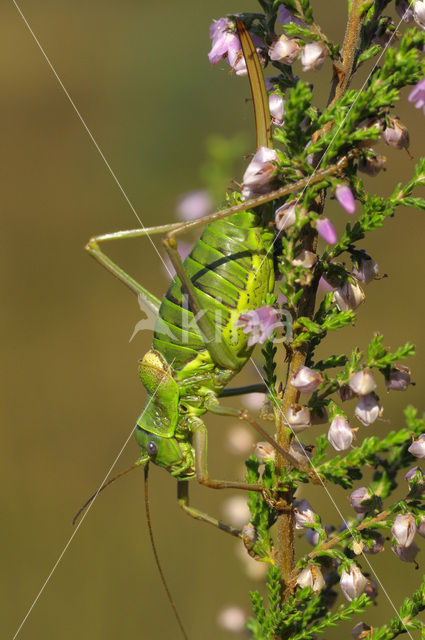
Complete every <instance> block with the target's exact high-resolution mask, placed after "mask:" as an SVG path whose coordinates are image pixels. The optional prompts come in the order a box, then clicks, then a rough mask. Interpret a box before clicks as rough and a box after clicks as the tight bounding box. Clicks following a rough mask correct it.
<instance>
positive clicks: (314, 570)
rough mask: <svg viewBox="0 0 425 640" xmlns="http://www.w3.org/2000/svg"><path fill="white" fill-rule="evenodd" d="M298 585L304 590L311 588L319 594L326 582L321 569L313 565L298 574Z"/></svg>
mask: <svg viewBox="0 0 425 640" xmlns="http://www.w3.org/2000/svg"><path fill="white" fill-rule="evenodd" d="M297 584H298V585H299V586H300V587H302V588H303V587H310V589H313V591H314V592H316V593H317V592H318V591H320V590H321V589H323V587H324V586H325V580H324V578H323V575H322V572H321V571H320V569H319V567H316V566H315V565H314V564H311V565H309V566H308V567H306V568H305V569H303V570H302V571H301V572H300V573H299V574H298V577H297Z"/></svg>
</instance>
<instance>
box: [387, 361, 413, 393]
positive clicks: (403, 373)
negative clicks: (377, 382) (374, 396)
mask: <svg viewBox="0 0 425 640" xmlns="http://www.w3.org/2000/svg"><path fill="white" fill-rule="evenodd" d="M409 384H411V379H410V369H409V368H408V367H405V366H404V365H402V364H397V365H396V366H395V367H394V369H391V371H390V373H389V377H388V379H386V380H385V386H386V387H387V391H406V389H407V387H408V386H409Z"/></svg>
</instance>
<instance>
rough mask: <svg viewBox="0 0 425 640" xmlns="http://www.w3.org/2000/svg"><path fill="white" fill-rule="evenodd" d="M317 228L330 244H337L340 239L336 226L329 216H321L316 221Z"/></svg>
mask: <svg viewBox="0 0 425 640" xmlns="http://www.w3.org/2000/svg"><path fill="white" fill-rule="evenodd" d="M316 229H317V231H318V233H319V235H321V236H322V238H323V240H324V241H325V242H327V243H328V244H335V243H336V241H337V240H338V237H337V235H336V231H335V229H334V226H333V224H332V222H331V221H330V220H328V219H327V218H319V219H318V220H317V221H316Z"/></svg>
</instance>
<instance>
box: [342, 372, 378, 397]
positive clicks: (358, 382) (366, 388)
mask: <svg viewBox="0 0 425 640" xmlns="http://www.w3.org/2000/svg"><path fill="white" fill-rule="evenodd" d="M348 385H349V387H350V388H351V390H352V391H354V393H356V394H357V395H359V396H365V395H367V394H368V393H371V391H373V390H374V389H376V382H375V380H374V379H373V376H372V374H371V373H370V372H369V370H368V369H362V371H358V372H357V373H355V374H354V375H353V376H351V378H350V382H349V383H348Z"/></svg>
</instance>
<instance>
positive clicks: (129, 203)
mask: <svg viewBox="0 0 425 640" xmlns="http://www.w3.org/2000/svg"><path fill="white" fill-rule="evenodd" d="M12 2H13V4H14V5H15V7H16V9H17V11H18V13H19V15H20V16H21V18H22V20H23V21H24V23H25V25H26V27H27V29H28V31H29V32H30V34H31V35H32V37H33V39H34V41H35V43H36V44H37V46H38V48H39V49H40V51H41V53H42V55H43V58H44V59H45V60H46V62H47V64H48V65H49V67H50V69H51V71H52V73H53V75H54V76H55V78H56V80H57V81H58V83H59V84H60V86H61V88H62V90H63V92H64V93H65V95H66V97H67V98H68V101H69V102H70V104H71V106H72V108H73V109H74V111H75V113H76V114H77V116H78V118H79V120H80V122H81V124H82V125H83V127H84V129H85V130H86V132H87V134H88V136H89V138H90V140H91V141H92V143H93V144H94V146H95V147H96V150H97V152H98V153H99V155H100V157H101V158H102V160H103V162H104V163H105V165H106V167H107V169H108V171H109V173H110V174H111V176H112V178H113V179H114V182H115V184H116V185H117V187H118V189H119V190H120V191H121V193H122V195H123V196H124V199H125V200H126V202H127V204H128V205H129V207H130V209H131V210H132V212H133V213H134V215H135V216H136V218H137V221H138V222H139V224H140V227H141V228H142V229H145V226H144V224H143V222H142V220H141V218H140V216H139V214H138V213H137V211H136V209H135V208H134V205H133V203H132V202H131V200H130V198H129V197H128V195H127V193H126V192H125V190H124V188H123V186H122V185H121V183H120V181H119V180H118V178H117V175H116V173H115V172H114V170H113V169H112V167H111V165H110V164H109V162H108V160H107V159H106V157H105V154H104V153H103V151H102V149H101V148H100V146H99V144H98V143H97V141H96V139H95V137H94V135H93V133H92V132H91V130H90V129H89V127H88V125H87V123H86V121H85V120H84V118H83V116H82V115H81V113H80V111H79V110H78V108H77V105H76V104H75V102H74V101H73V99H72V98H71V96H70V94H69V92H68V90H67V88H66V87H65V85H64V83H63V82H62V80H61V78H60V76H59V74H58V73H57V71H56V69H55V68H54V66H53V64H52V62H51V61H50V58H49V57H48V55H47V53H46V52H45V50H44V49H43V47H42V45H41V43H40V41H39V40H38V38H37V36H36V35H35V33H34V31H33V30H32V28H31V26H30V24H29V22H28V20H27V19H26V17H25V16H24V14H23V13H22V11H21V9H20V7H19V6H18V4H17V3H16V1H15V0H12ZM147 238H148V240H149V242H150V243H151V245H152V246H153V248H154V249H155V251H156V254H157V256H158V257H159V259H160V260H161V262H162V264H163V265H164V267H165V269H166V270H167V273H168V274H169V276H170V278H172V277H173V274H172V273H171V271H170V269H169V268H168V265H167V264H166V262H165V260H164V258H163V257H162V256H161V254H160V252H159V251H158V249H157V246H156V245H155V243H154V241H153V240H152V238H151V237H150V236H149V235H148V236H147Z"/></svg>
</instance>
